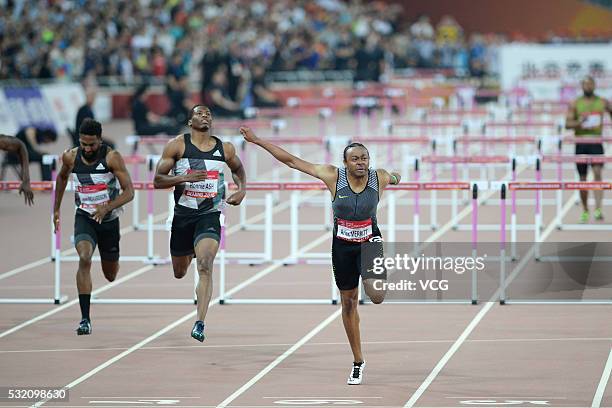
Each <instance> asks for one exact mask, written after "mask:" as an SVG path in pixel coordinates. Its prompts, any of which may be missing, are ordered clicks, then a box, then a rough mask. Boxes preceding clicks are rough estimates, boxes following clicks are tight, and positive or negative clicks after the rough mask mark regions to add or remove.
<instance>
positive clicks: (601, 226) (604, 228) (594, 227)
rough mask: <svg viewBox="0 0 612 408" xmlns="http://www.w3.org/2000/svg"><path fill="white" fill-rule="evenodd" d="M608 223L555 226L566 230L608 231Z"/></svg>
mask: <svg viewBox="0 0 612 408" xmlns="http://www.w3.org/2000/svg"><path fill="white" fill-rule="evenodd" d="M611 228H612V226H611V225H610V224H561V225H559V226H557V229H559V230H566V231H610V229H611Z"/></svg>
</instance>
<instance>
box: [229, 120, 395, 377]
mask: <svg viewBox="0 0 612 408" xmlns="http://www.w3.org/2000/svg"><path fill="white" fill-rule="evenodd" d="M240 133H241V134H242V136H243V137H244V139H245V140H246V141H247V142H251V143H254V144H256V145H258V146H260V147H262V148H263V149H265V150H267V151H268V152H269V153H270V154H272V156H274V158H276V159H277V160H278V161H280V162H282V163H284V164H286V165H287V166H289V167H291V168H292V169H296V170H299V171H301V172H303V173H305V174H308V175H311V176H313V177H316V178H318V179H320V180H321V181H323V182H324V183H325V185H326V186H327V188H328V189H329V191H330V193H331V195H332V197H333V199H332V208H333V212H334V233H333V241H332V266H333V270H334V278H335V281H336V286H338V289H339V290H340V296H341V299H342V322H343V324H344V329H345V331H346V335H347V337H348V340H349V343H350V346H351V350H352V352H353V359H354V360H353V367H352V369H351V373H350V375H349V378H348V384H349V385H357V384H361V381H362V379H363V370H364V368H365V361H364V359H363V355H362V353H361V338H360V333H359V313H358V312H357V304H358V289H357V287H358V285H359V277H360V276H362V280H363V286H364V289H365V292H366V294H367V295H368V297H369V298H370V299H371V300H372V302H373V303H377V304H378V303H382V301H383V300H384V298H385V294H386V292H385V291H384V290H376V289H375V287H374V282H375V281H376V280H383V279H386V274H382V275H380V276H376V275H373V274H371V273H368V272H370V271H368V270H366V271H364V270H362V269H363V266H362V262H361V257H362V246H361V243H363V242H366V241H371V242H378V243H380V251H379V255H380V256H382V242H381V241H382V238H381V234H380V230H379V229H378V225H377V221H376V208H377V206H378V202H379V200H380V196H381V194H382V190H383V189H384V188H385V187H387V185H389V184H398V183H399V182H400V175H399V174H398V173H395V172H393V173H389V172H387V171H386V170H383V169H378V170H373V169H370V168H369V166H370V155H369V153H368V150H367V149H366V147H365V146H364V145H362V144H361V143H351V144H349V145H348V146H346V148H345V149H344V157H343V163H344V167H343V168H337V167H335V166H332V165H329V164H313V163H309V162H307V161H305V160H302V159H300V158H299V157H296V156H293V155H292V154H290V153H288V152H286V151H285V150H283V149H281V148H280V147H278V146H276V145H274V144H272V143H270V142H267V141H265V140H263V139H260V138H258V137H257V136H256V135H255V134H254V133H253V131H252V130H251V129H249V128H247V127H242V128H240ZM377 251H378V249H377ZM366 264H367V263H366ZM374 278H376V279H374ZM377 286H378V285H377Z"/></svg>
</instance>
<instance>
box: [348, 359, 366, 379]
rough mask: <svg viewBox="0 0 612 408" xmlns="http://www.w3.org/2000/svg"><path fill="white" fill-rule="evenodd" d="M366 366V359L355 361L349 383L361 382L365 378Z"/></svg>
mask: <svg viewBox="0 0 612 408" xmlns="http://www.w3.org/2000/svg"><path fill="white" fill-rule="evenodd" d="M364 368H365V361H363V362H361V363H353V368H352V369H351V374H349V378H348V381H347V384H348V385H359V384H361V380H363V369H364Z"/></svg>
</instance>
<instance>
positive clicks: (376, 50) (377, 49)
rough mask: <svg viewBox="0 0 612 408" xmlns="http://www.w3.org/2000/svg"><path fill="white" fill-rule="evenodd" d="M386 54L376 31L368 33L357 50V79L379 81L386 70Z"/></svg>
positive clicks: (357, 80)
mask: <svg viewBox="0 0 612 408" xmlns="http://www.w3.org/2000/svg"><path fill="white" fill-rule="evenodd" d="M384 62H385V55H384V51H383V49H382V47H381V46H380V45H379V37H378V34H376V33H371V34H370V35H368V37H367V39H365V40H363V42H362V45H361V47H359V48H358V49H357V52H355V81H356V82H360V81H373V82H378V81H379V80H380V76H381V74H382V73H383V71H384Z"/></svg>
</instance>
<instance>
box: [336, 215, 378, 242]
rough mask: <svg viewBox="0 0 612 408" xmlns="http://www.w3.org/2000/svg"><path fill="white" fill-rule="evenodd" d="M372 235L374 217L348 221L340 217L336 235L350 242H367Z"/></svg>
mask: <svg viewBox="0 0 612 408" xmlns="http://www.w3.org/2000/svg"><path fill="white" fill-rule="evenodd" d="M371 236H372V219H371V218H370V219H367V220H364V221H347V220H342V219H338V232H337V233H336V237H338V238H340V239H342V240H345V241H350V242H365V241H367V240H368V239H369V238H370V237H371Z"/></svg>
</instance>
